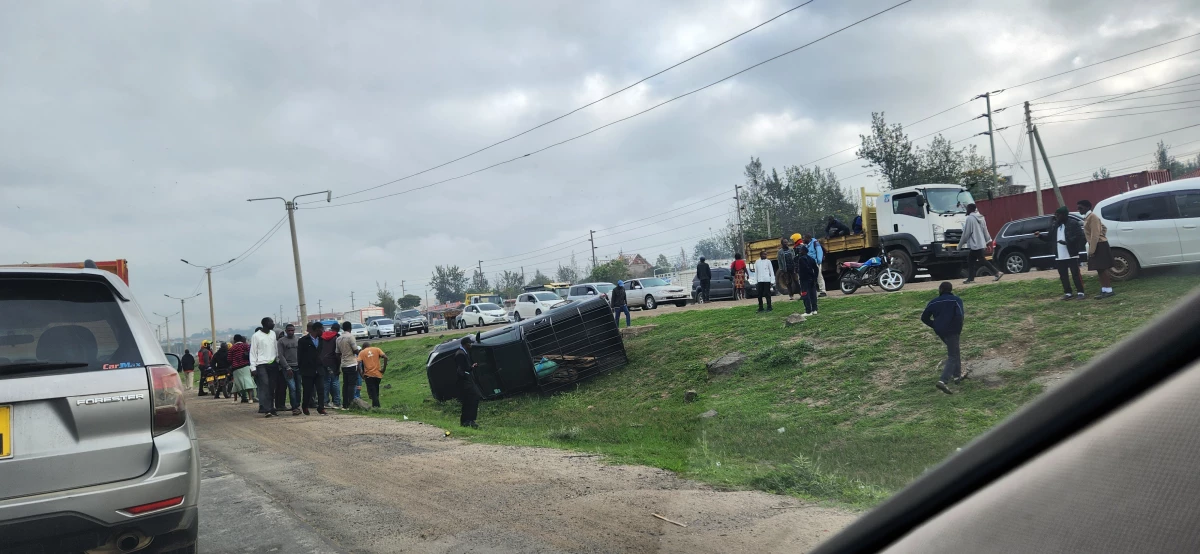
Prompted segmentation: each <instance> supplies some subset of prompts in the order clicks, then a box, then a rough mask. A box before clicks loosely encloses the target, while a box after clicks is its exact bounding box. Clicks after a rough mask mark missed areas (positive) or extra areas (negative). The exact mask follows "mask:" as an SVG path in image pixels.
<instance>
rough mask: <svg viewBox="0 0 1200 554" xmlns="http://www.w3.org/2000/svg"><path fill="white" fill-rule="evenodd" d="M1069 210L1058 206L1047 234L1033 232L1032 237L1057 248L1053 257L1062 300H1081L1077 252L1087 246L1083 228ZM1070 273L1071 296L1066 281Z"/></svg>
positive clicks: (1069, 287)
mask: <svg viewBox="0 0 1200 554" xmlns="http://www.w3.org/2000/svg"><path fill="white" fill-rule="evenodd" d="M1069 214H1070V210H1068V209H1067V207H1066V206H1059V208H1058V209H1057V210H1054V221H1053V223H1051V225H1050V230H1049V232H1046V231H1035V232H1034V233H1033V236H1035V237H1037V238H1039V239H1041V240H1044V241H1046V242H1053V243H1054V245H1055V246H1056V247H1057V251H1056V255H1055V257H1054V264H1055V266H1057V267H1058V279H1059V280H1060V281H1062V286H1063V298H1062V299H1063V300H1073V299H1080V300H1082V299H1083V298H1084V297H1085V295H1084V293H1083V277H1082V276H1080V274H1079V251H1080V250H1083V249H1084V248H1085V247H1086V246H1087V239H1085V238H1084V237H1083V227H1082V226H1080V225H1079V222H1078V221H1075V220H1074V219H1073V218H1071V217H1070V215H1069ZM1068 271H1070V272H1071V277H1072V278H1073V279H1074V281H1075V290H1076V292H1075V294H1074V295H1072V294H1071V281H1070V280H1068V279H1067V272H1068Z"/></svg>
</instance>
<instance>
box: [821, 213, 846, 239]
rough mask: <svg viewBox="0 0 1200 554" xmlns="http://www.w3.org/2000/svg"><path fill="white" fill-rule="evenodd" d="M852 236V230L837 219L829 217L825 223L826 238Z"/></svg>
mask: <svg viewBox="0 0 1200 554" xmlns="http://www.w3.org/2000/svg"><path fill="white" fill-rule="evenodd" d="M849 234H850V228H849V227H847V226H846V224H845V223H842V222H841V221H838V220H837V218H836V217H833V216H829V219H828V220H827V221H826V223H825V236H826V237H827V238H833V237H844V236H847V235H849Z"/></svg>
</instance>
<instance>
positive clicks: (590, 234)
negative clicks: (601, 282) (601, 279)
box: [588, 231, 596, 271]
mask: <svg viewBox="0 0 1200 554" xmlns="http://www.w3.org/2000/svg"><path fill="white" fill-rule="evenodd" d="M588 240H590V241H592V271H596V232H595V231H588Z"/></svg>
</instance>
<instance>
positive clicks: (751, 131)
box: [738, 111, 817, 148]
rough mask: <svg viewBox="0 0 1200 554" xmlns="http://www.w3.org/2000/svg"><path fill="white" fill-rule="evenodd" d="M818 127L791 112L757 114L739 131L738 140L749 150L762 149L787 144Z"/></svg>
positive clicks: (814, 123) (805, 118) (808, 119)
mask: <svg viewBox="0 0 1200 554" xmlns="http://www.w3.org/2000/svg"><path fill="white" fill-rule="evenodd" d="M816 127H817V124H816V122H814V121H813V120H812V119H810V118H807V117H797V116H796V115H795V114H793V113H792V112H791V111H783V112H779V113H774V114H767V113H757V114H754V117H752V118H751V119H750V121H749V122H747V123H746V124H745V125H743V126H742V128H741V130H740V131H738V138H739V140H740V141H741V143H742V144H744V145H745V146H747V147H749V148H761V147H766V146H772V145H779V144H781V143H786V142H788V141H790V140H793V139H794V138H796V136H797V135H799V134H800V133H805V132H811V131H813V130H815V129H816Z"/></svg>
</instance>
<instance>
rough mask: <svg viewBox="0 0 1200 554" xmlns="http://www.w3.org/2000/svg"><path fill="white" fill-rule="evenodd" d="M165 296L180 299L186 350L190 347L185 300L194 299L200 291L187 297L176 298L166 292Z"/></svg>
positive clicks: (184, 347) (180, 317)
mask: <svg viewBox="0 0 1200 554" xmlns="http://www.w3.org/2000/svg"><path fill="white" fill-rule="evenodd" d="M163 296H165V297H167V298H170V299H171V300H178V301H179V313H180V316H179V320H180V321H182V322H183V349H184V350H187V347H188V334H187V308H186V307H184V305H183V302H184V301H185V300H191V299H193V298H195V297H197V296H200V293H198V292H197V293H196V294H193V295H191V296H188V297H185V298H176V297H174V296H171V295H169V294H164V295H163ZM214 342H215V341H214Z"/></svg>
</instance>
